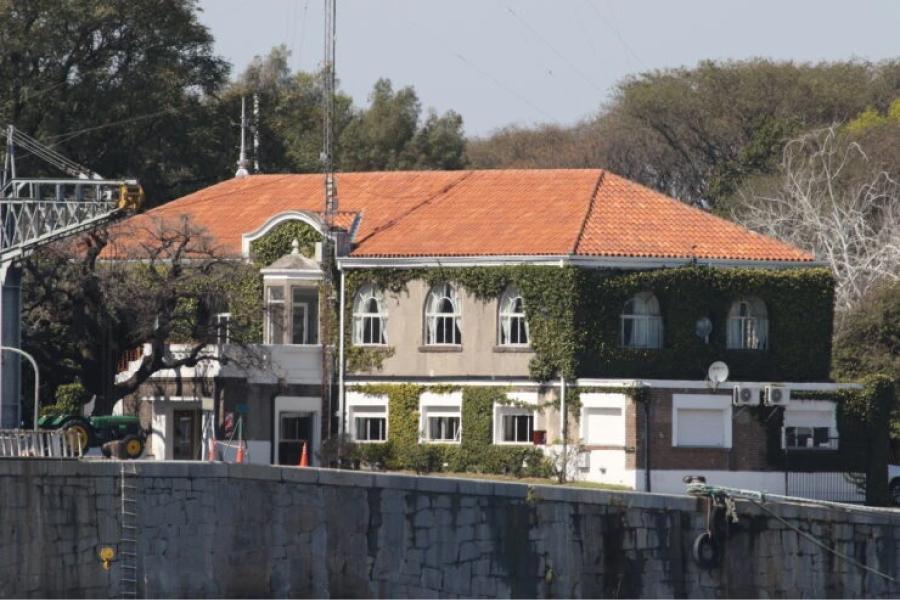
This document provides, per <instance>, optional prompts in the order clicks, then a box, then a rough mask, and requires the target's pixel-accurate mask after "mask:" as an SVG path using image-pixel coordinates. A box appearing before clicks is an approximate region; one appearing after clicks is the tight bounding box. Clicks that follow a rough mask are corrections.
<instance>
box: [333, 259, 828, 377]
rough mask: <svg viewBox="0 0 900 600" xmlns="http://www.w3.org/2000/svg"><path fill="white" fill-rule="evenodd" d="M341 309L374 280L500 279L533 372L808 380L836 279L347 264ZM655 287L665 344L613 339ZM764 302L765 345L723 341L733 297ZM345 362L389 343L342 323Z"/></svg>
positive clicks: (384, 284)
mask: <svg viewBox="0 0 900 600" xmlns="http://www.w3.org/2000/svg"><path fill="white" fill-rule="evenodd" d="M347 278H348V279H347V299H348V306H347V318H348V323H349V322H351V321H349V318H350V314H351V311H352V306H351V305H352V299H353V297H354V294H355V292H356V290H358V289H359V287H360V286H361V285H364V284H365V283H373V284H374V285H375V286H376V287H379V288H381V289H383V290H386V291H387V292H388V293H394V294H399V293H402V292H404V291H405V290H406V286H407V284H408V283H409V282H410V281H412V280H414V279H419V280H423V281H425V282H426V283H428V284H429V285H430V284H434V283H438V282H441V281H449V282H451V283H453V284H456V285H458V286H460V287H462V288H464V289H465V290H466V291H468V292H469V293H470V294H472V295H474V296H475V297H476V298H478V299H479V300H482V301H485V302H496V300H497V299H498V298H499V297H500V295H501V294H502V293H503V290H504V289H505V288H506V287H507V286H508V285H513V286H515V287H516V288H518V290H519V291H520V293H521V294H522V297H523V299H524V301H525V312H526V315H527V318H528V323H529V330H530V334H531V344H532V347H533V349H534V351H535V357H534V359H533V360H532V361H531V364H530V372H531V377H532V378H533V379H535V380H537V381H547V380H549V379H551V378H554V377H558V376H559V375H560V374H562V375H564V376H565V377H566V378H568V379H573V378H575V377H645V378H666V379H703V378H704V377H705V375H706V370H707V367H708V366H709V364H710V363H711V362H713V361H715V360H724V361H726V362H727V363H728V365H729V367H730V368H731V377H732V379H738V380H740V379H746V380H768V381H812V380H825V379H827V378H828V373H829V368H830V362H831V334H832V314H833V289H834V282H833V279H832V276H831V274H830V273H829V272H828V271H827V270H826V269H820V268H800V269H787V270H767V269H718V268H715V269H714V268H708V267H697V266H692V267H683V268H671V269H659V270H654V271H639V272H629V273H621V272H615V271H601V270H588V269H580V268H575V267H571V266H567V267H563V268H559V267H549V266H515V267H469V268H440V269H438V268H429V269H416V270H412V269H407V270H391V269H370V270H353V271H349V272H348V274H347ZM642 291H651V292H653V293H654V294H655V295H656V297H657V298H658V300H659V302H660V308H661V311H662V318H663V327H664V333H663V339H664V341H663V348H662V349H659V350H634V349H624V348H620V347H619V327H620V324H619V317H620V314H621V312H622V308H623V306H624V304H625V302H626V301H627V300H628V299H629V298H630V297H632V296H633V295H635V294H637V293H639V292H642ZM748 296H754V297H757V298H760V299H761V300H763V301H764V302H765V303H766V307H767V311H768V319H769V344H768V349H767V350H763V351H747V350H744V351H738V350H728V349H726V347H725V346H726V338H725V325H726V322H727V314H728V310H729V308H730V306H731V303H732V302H733V301H734V300H737V299H740V298H745V297H748ZM701 317H708V318H710V319H711V321H712V323H713V331H712V334H711V336H710V339H709V343H706V342H705V341H704V340H702V339H700V338H699V337H697V336H696V335H695V325H696V322H697V319H699V318H701ZM347 335H348V337H347V340H346V342H347V348H348V354H347V356H348V363H347V368H348V372H350V373H352V372H354V371H360V370H368V369H371V368H372V367H373V366H374V367H377V366H378V365H379V364H380V363H379V361H380V358H381V357H383V356H385V355H387V354H388V353H390V352H391V350H390V349H389V348H388V349H373V348H358V347H354V346H353V345H352V344H351V343H350V337H349V335H350V333H349V328H348V332H347Z"/></svg>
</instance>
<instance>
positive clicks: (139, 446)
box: [122, 435, 144, 459]
mask: <svg viewBox="0 0 900 600" xmlns="http://www.w3.org/2000/svg"><path fill="white" fill-rule="evenodd" d="M122 443H123V444H125V456H127V457H128V458H131V459H135V458H140V457H141V454H143V453H144V440H143V438H141V437H140V436H137V435H126V436H125V438H124V439H123V440H122Z"/></svg>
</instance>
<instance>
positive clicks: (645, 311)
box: [619, 292, 663, 348]
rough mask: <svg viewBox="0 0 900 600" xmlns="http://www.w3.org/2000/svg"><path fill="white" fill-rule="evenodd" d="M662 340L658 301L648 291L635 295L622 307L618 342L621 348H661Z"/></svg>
mask: <svg viewBox="0 0 900 600" xmlns="http://www.w3.org/2000/svg"><path fill="white" fill-rule="evenodd" d="M662 341H663V323H662V316H661V314H660V311H659V301H658V300H657V299H656V296H654V295H653V294H652V293H650V292H641V293H640V294H637V295H635V296H634V297H633V298H631V299H630V300H628V302H626V303H625V306H624V307H623V308H622V314H621V316H620V327H619V344H620V345H621V346H622V347H623V348H662Z"/></svg>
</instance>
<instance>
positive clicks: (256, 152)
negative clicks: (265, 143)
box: [253, 92, 259, 173]
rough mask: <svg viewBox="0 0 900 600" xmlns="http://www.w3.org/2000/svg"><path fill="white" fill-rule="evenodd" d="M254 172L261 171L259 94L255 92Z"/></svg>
mask: <svg viewBox="0 0 900 600" xmlns="http://www.w3.org/2000/svg"><path fill="white" fill-rule="evenodd" d="M253 172H254V173H259V94H257V93H256V92H253Z"/></svg>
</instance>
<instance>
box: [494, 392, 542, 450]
mask: <svg viewBox="0 0 900 600" xmlns="http://www.w3.org/2000/svg"><path fill="white" fill-rule="evenodd" d="M507 398H509V400H511V401H512V402H513V404H499V403H495V404H494V443H495V444H533V443H534V429H535V424H536V421H537V404H538V395H537V393H536V392H510V393H508V394H507Z"/></svg>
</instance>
